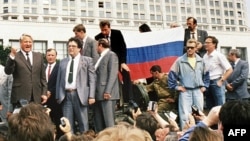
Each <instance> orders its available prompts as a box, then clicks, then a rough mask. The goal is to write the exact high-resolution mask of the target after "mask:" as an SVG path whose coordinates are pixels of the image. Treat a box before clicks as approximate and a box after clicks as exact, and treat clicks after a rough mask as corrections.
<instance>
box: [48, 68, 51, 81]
mask: <svg viewBox="0 0 250 141" xmlns="http://www.w3.org/2000/svg"><path fill="white" fill-rule="evenodd" d="M50 71H51V65H49V69H48V80H49V77H50Z"/></svg>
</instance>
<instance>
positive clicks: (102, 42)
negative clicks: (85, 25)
mask: <svg viewBox="0 0 250 141" xmlns="http://www.w3.org/2000/svg"><path fill="white" fill-rule="evenodd" d="M107 48H109V41H108V40H107V39H105V38H102V39H99V40H98V43H97V52H98V53H99V54H101V53H102V52H103V50H105V49H107Z"/></svg>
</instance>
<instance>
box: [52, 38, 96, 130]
mask: <svg viewBox="0 0 250 141" xmlns="http://www.w3.org/2000/svg"><path fill="white" fill-rule="evenodd" d="M67 45H68V54H69V57H68V58H65V59H63V60H61V61H60V65H59V69H58V74H57V83H56V99H57V102H58V103H59V104H62V111H63V116H64V117H66V118H67V119H69V122H70V126H71V127H72V128H71V132H72V133H73V131H74V129H76V128H75V124H74V123H75V122H74V121H77V122H78V126H79V132H83V131H87V130H89V123H88V106H89V104H93V103H95V89H96V74H95V68H94V65H93V61H92V58H90V57H87V56H82V55H81V54H80V51H81V49H82V42H81V40H80V39H79V38H77V37H72V38H70V39H69V40H68V43H67Z"/></svg>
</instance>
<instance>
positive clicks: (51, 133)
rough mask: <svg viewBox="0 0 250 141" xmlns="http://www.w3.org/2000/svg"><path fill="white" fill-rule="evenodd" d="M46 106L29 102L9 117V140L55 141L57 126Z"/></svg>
mask: <svg viewBox="0 0 250 141" xmlns="http://www.w3.org/2000/svg"><path fill="white" fill-rule="evenodd" d="M45 111H46V110H45V108H44V107H43V106H42V105H40V104H34V103H31V104H28V105H27V106H24V107H22V108H21V110H20V112H19V113H16V114H13V115H11V116H10V117H9V120H8V125H9V130H8V136H9V141H54V137H55V128H54V125H53V123H52V122H51V119H50V117H49V115H48V114H46V113H45Z"/></svg>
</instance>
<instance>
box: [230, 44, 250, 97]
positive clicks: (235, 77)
mask: <svg viewBox="0 0 250 141" xmlns="http://www.w3.org/2000/svg"><path fill="white" fill-rule="evenodd" d="M228 59H229V61H230V62H231V64H232V68H233V73H232V74H231V75H230V76H229V77H228V79H227V81H226V82H227V84H226V89H227V93H226V101H229V100H249V98H250V95H249V93H248V91H247V77H248V72H249V65H248V62H247V61H244V60H241V59H240V52H239V51H238V50H237V49H231V50H230V51H229V54H228Z"/></svg>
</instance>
